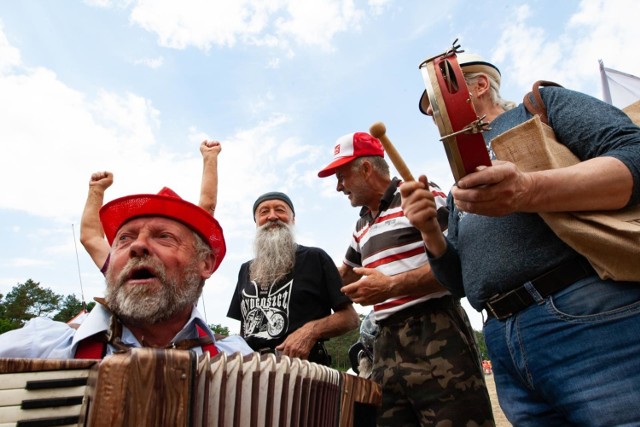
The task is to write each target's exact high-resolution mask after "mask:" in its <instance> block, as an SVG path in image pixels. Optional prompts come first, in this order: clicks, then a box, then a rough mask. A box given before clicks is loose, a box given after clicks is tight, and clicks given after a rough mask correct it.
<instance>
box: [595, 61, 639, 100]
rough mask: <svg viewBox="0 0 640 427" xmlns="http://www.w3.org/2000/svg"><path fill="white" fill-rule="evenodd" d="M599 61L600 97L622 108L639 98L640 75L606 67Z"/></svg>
mask: <svg viewBox="0 0 640 427" xmlns="http://www.w3.org/2000/svg"><path fill="white" fill-rule="evenodd" d="M598 62H600V77H601V78H602V99H603V100H604V101H606V102H608V103H609V104H612V105H615V106H616V107H618V108H624V107H626V106H628V105H630V104H633V103H634V102H636V101H638V100H640V77H636V76H634V75H632V74H627V73H623V72H621V71H617V70H613V69H611V68H606V67H605V66H604V64H603V63H602V60H599V61H598Z"/></svg>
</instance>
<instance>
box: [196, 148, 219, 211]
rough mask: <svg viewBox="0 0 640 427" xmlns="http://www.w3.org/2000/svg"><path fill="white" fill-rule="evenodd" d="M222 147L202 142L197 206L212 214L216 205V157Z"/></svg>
mask: <svg viewBox="0 0 640 427" xmlns="http://www.w3.org/2000/svg"><path fill="white" fill-rule="evenodd" d="M221 150H222V145H220V143H219V142H218V141H207V140H205V141H202V143H201V144H200V153H201V154H202V183H201V185H200V202H199V203H198V205H199V206H200V207H201V208H202V209H204V210H205V211H207V212H209V213H211V214H212V215H213V214H214V211H215V209H216V204H217V203H218V155H219V154H220V151H221Z"/></svg>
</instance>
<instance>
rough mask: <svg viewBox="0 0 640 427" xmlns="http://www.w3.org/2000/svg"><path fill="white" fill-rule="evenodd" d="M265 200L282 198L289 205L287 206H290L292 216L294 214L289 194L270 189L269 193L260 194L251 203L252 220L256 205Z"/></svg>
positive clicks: (254, 216)
mask: <svg viewBox="0 0 640 427" xmlns="http://www.w3.org/2000/svg"><path fill="white" fill-rule="evenodd" d="M265 200H282V201H283V202H285V203H286V204H287V205H289V207H290V208H291V212H293V216H296V210H295V209H293V203H291V199H290V198H289V196H287V195H286V194H284V193H281V192H279V191H271V192H269V193H264V194H263V195H262V196H260V197H258V198H257V199H256V201H255V202H254V203H253V220H254V221H255V220H256V209H258V206H259V205H260V203H262V202H264V201H265Z"/></svg>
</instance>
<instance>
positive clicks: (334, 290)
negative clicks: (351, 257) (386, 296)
mask: <svg viewBox="0 0 640 427" xmlns="http://www.w3.org/2000/svg"><path fill="white" fill-rule="evenodd" d="M253 216H254V221H255V222H256V237H255V241H254V250H255V258H254V259H253V260H251V261H248V262H246V263H244V264H243V265H242V267H241V268H240V273H239V274H238V283H237V285H236V291H235V293H234V295H233V298H232V300H231V304H230V306H229V312H228V313H227V316H229V317H231V318H233V319H236V320H239V321H240V323H241V331H242V336H243V337H244V338H245V340H246V341H247V343H248V344H249V345H250V346H251V348H253V349H254V350H256V351H261V352H278V353H281V354H284V355H287V356H290V357H299V358H302V359H308V360H310V361H312V362H316V363H322V364H327V365H328V364H330V357H327V356H328V355H327V353H326V349H325V347H324V345H323V341H325V340H327V339H329V338H332V337H336V336H339V335H342V334H344V333H346V332H348V331H350V330H352V329H355V328H356V327H357V326H358V315H357V313H356V312H355V310H354V308H353V305H352V302H351V300H350V299H349V298H348V297H347V296H346V295H344V294H343V293H342V292H340V287H341V286H342V281H341V279H340V276H339V274H338V270H337V268H336V265H335V264H334V262H333V261H332V260H331V258H330V257H329V255H327V253H326V252H325V251H323V250H322V249H320V248H314V247H306V246H302V245H299V244H297V243H296V241H295V236H294V230H293V225H294V223H295V210H294V208H293V203H292V202H291V199H289V197H288V196H287V195H286V194H284V193H280V192H270V193H266V194H263V195H262V196H260V197H258V199H257V200H256V201H255V203H254V204H253ZM332 310H333V313H332Z"/></svg>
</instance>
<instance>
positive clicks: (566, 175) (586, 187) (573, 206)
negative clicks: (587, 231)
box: [522, 157, 633, 212]
mask: <svg viewBox="0 0 640 427" xmlns="http://www.w3.org/2000/svg"><path fill="white" fill-rule="evenodd" d="M531 175H532V180H533V185H532V190H531V197H530V198H529V199H528V200H527V201H528V203H527V204H526V205H525V206H523V207H522V211H524V212H565V211H590V210H613V209H620V208H622V207H624V206H625V205H626V204H627V203H628V202H629V198H630V197H631V191H632V188H633V177H632V175H631V172H629V169H627V167H626V166H625V165H624V163H622V162H621V161H620V160H618V159H616V158H613V157H598V158H595V159H591V160H587V161H584V162H582V163H579V164H577V165H574V166H571V167H567V168H560V169H552V170H547V171H541V172H534V173H532V174H531Z"/></svg>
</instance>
